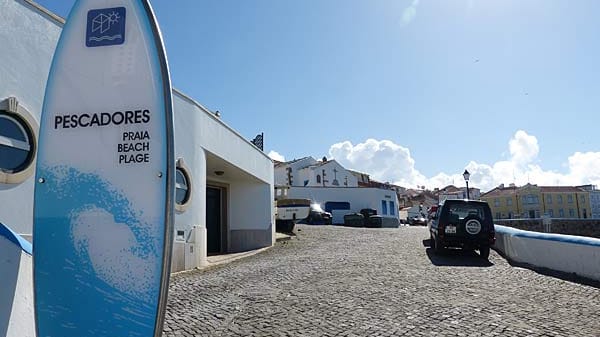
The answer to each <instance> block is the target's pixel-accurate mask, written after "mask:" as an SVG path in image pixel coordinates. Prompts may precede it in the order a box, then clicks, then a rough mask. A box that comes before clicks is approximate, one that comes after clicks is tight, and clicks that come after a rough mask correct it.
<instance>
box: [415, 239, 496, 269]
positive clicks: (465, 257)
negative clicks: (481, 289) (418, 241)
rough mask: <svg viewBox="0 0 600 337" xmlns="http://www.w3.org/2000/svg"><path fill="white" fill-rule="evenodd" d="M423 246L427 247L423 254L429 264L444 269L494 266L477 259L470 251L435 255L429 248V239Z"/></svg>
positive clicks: (455, 251) (452, 250)
mask: <svg viewBox="0 0 600 337" xmlns="http://www.w3.org/2000/svg"><path fill="white" fill-rule="evenodd" d="M423 246H425V247H427V249H426V250H425V252H426V253H427V257H428V258H429V260H430V261H431V263H432V264H433V265H435V266H446V267H491V266H493V265H494V264H493V263H491V262H490V261H488V260H484V259H482V258H481V257H479V254H478V253H476V252H474V251H472V250H462V249H444V252H443V253H442V254H435V253H434V252H433V249H431V248H430V246H429V239H427V240H423Z"/></svg>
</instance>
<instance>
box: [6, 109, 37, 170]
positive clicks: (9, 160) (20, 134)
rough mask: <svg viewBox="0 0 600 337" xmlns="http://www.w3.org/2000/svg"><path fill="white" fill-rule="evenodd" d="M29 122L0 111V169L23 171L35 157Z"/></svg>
mask: <svg viewBox="0 0 600 337" xmlns="http://www.w3.org/2000/svg"><path fill="white" fill-rule="evenodd" d="M32 134H33V133H32V132H31V130H30V129H29V126H28V124H27V123H26V122H25V121H24V120H22V119H21V118H20V117H19V116H16V115H13V114H9V113H6V112H4V111H0V171H2V172H6V173H17V172H21V171H23V170H25V169H27V168H28V167H29V165H30V164H31V162H32V159H33V157H34V143H33V141H34V140H33V136H32Z"/></svg>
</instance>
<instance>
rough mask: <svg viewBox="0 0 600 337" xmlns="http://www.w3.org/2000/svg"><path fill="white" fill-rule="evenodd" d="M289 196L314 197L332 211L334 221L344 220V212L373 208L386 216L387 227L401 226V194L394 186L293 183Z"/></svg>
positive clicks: (357, 211)
mask: <svg viewBox="0 0 600 337" xmlns="http://www.w3.org/2000/svg"><path fill="white" fill-rule="evenodd" d="M287 194H288V197H289V198H305V199H310V200H311V201H312V202H314V203H318V204H320V205H321V208H323V209H324V210H325V211H327V212H331V215H332V216H333V219H332V220H333V221H332V222H333V223H334V224H343V223H344V215H346V214H348V213H359V212H360V211H361V210H362V209H364V208H371V209H374V210H376V211H377V214H378V215H380V216H382V218H383V225H384V227H397V226H398V224H399V218H398V215H399V213H398V196H397V195H396V192H394V191H392V190H384V189H380V188H370V187H297V186H296V187H290V188H289V190H288V192H287Z"/></svg>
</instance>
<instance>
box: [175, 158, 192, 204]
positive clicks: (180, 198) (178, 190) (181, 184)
mask: <svg viewBox="0 0 600 337" xmlns="http://www.w3.org/2000/svg"><path fill="white" fill-rule="evenodd" d="M189 192H190V191H189V186H188V179H187V177H186V176H185V173H184V172H183V170H182V169H181V168H179V167H178V168H177V171H176V174H175V202H176V203H178V204H179V205H183V204H185V202H186V201H187V199H188V197H189V194H190V193H189Z"/></svg>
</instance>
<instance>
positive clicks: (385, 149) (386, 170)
mask: <svg viewBox="0 0 600 337" xmlns="http://www.w3.org/2000/svg"><path fill="white" fill-rule="evenodd" d="M329 156H330V157H333V158H335V160H337V161H338V162H339V163H340V164H342V166H345V167H348V168H354V169H356V170H358V171H361V172H365V173H369V174H370V175H371V176H372V177H373V178H374V179H377V180H379V181H384V182H386V181H389V182H394V183H397V184H399V185H404V186H406V185H409V186H412V185H415V184H419V185H422V184H423V183H425V181H426V179H425V177H424V176H423V175H422V174H421V173H419V172H418V171H417V170H416V169H415V161H414V159H413V158H412V157H411V156H410V151H409V150H408V149H407V148H405V147H402V146H400V145H397V144H394V143H393V142H392V141H389V140H381V141H379V140H375V139H367V140H366V141H365V142H364V143H360V144H357V145H356V146H354V145H352V143H351V142H349V141H345V142H341V143H337V144H333V145H332V146H331V147H330V148H329Z"/></svg>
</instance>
